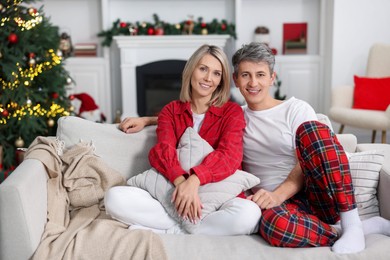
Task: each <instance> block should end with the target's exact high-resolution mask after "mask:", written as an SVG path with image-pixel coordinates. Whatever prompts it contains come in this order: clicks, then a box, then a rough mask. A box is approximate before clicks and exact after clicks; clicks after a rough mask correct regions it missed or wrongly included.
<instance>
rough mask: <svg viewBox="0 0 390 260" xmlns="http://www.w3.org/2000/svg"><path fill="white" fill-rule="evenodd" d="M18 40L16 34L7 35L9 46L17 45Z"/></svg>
mask: <svg viewBox="0 0 390 260" xmlns="http://www.w3.org/2000/svg"><path fill="white" fill-rule="evenodd" d="M18 40H19V38H18V35H17V34H16V33H10V34H9V35H8V42H9V43H11V44H15V43H17V42H18Z"/></svg>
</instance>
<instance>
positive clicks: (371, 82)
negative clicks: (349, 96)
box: [352, 76, 390, 111]
mask: <svg viewBox="0 0 390 260" xmlns="http://www.w3.org/2000/svg"><path fill="white" fill-rule="evenodd" d="M354 81H355V90H354V94H353V106H352V107H353V108H360V109H372V110H383V111H384V110H386V108H387V107H388V106H389V105H390V77H387V78H363V77H358V76H354Z"/></svg>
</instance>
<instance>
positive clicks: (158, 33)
mask: <svg viewBox="0 0 390 260" xmlns="http://www.w3.org/2000/svg"><path fill="white" fill-rule="evenodd" d="M154 34H155V35H164V28H162V27H157V28H156V29H155V30H154Z"/></svg>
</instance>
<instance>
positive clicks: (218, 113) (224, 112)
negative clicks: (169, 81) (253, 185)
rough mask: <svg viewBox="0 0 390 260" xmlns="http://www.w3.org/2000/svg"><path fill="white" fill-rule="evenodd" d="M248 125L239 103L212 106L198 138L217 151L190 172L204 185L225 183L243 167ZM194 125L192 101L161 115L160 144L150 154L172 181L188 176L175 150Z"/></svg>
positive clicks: (170, 107)
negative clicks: (244, 142)
mask: <svg viewBox="0 0 390 260" xmlns="http://www.w3.org/2000/svg"><path fill="white" fill-rule="evenodd" d="M245 125H246V124H245V119H244V114H243V111H242V108H241V107H240V106H239V105H238V104H236V103H233V102H227V103H226V104H225V105H223V106H222V107H214V106H211V107H210V109H209V110H208V111H207V112H206V115H205V118H204V121H203V124H202V126H201V128H200V131H199V135H200V136H201V137H202V138H203V139H204V140H206V141H207V142H208V143H209V144H210V145H211V146H212V147H213V148H214V151H213V152H212V153H210V154H209V155H208V156H207V157H206V158H205V159H204V160H203V161H202V163H201V164H200V165H198V166H195V167H193V168H192V169H191V172H190V174H196V175H197V176H198V178H199V180H200V184H201V185H203V184H205V183H210V182H217V181H220V180H223V179H225V178H226V177H228V176H230V175H231V174H233V173H234V172H235V171H236V170H237V169H238V168H240V167H241V160H242V154H243V140H242V139H243V134H244V128H245ZM192 126H193V118H192V111H191V105H190V103H189V102H186V103H183V102H180V101H173V102H171V103H169V104H168V105H166V106H165V107H164V108H163V109H162V110H161V112H160V114H159V115H158V126H157V130H156V131H157V144H156V145H155V146H154V147H153V148H152V149H151V150H150V152H149V161H150V164H151V165H152V166H153V167H154V168H156V170H157V171H159V172H160V173H161V174H163V175H164V176H165V177H166V178H167V179H169V180H170V181H171V182H173V181H174V180H175V179H176V178H177V177H179V176H180V175H185V174H187V173H186V172H185V171H184V170H183V169H182V168H181V166H180V163H179V160H178V158H177V154H176V148H177V144H178V141H179V140H180V137H181V136H182V134H183V133H184V131H185V130H186V128H187V127H192Z"/></svg>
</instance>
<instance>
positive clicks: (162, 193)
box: [127, 127, 260, 233]
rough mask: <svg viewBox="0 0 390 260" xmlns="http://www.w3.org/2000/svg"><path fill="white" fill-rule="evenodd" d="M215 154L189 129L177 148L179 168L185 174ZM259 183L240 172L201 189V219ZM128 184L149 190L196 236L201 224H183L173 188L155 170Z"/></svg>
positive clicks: (133, 179)
mask: <svg viewBox="0 0 390 260" xmlns="http://www.w3.org/2000/svg"><path fill="white" fill-rule="evenodd" d="M212 151H213V148H212V147H211V146H210V144H208V143H207V142H206V141H205V140H203V139H202V138H201V137H200V136H199V135H198V133H196V132H195V130H194V129H192V128H191V127H189V128H187V129H186V131H185V132H184V134H183V135H182V137H181V138H180V142H179V145H178V148H177V153H178V157H179V161H180V164H181V165H182V167H183V169H184V170H186V171H188V170H189V169H190V168H192V167H193V166H196V165H198V164H199V163H200V162H201V161H202V160H203V158H204V157H205V156H207V155H208V154H209V153H210V152H212ZM259 183H260V180H259V178H257V177H256V176H254V175H252V174H250V173H247V172H245V171H241V170H237V171H236V172H235V173H234V174H233V175H231V176H229V177H227V178H226V179H224V180H222V181H219V182H214V183H208V184H205V185H202V186H200V187H199V198H200V200H201V201H202V205H203V209H202V219H203V218H205V217H206V216H207V215H208V214H210V213H211V212H214V211H216V210H218V209H219V208H220V206H221V205H222V204H223V203H224V202H226V201H228V200H230V199H233V198H235V197H236V196H237V195H238V194H240V193H241V192H243V191H246V190H248V189H250V188H252V187H253V186H255V185H257V184H259ZM127 184H128V185H130V186H135V187H139V188H142V189H144V190H147V191H148V192H149V193H150V194H151V195H152V196H153V197H154V198H155V199H157V200H158V201H160V202H161V204H162V205H163V206H164V208H165V209H166V211H167V212H168V214H169V215H170V216H171V217H173V218H175V219H176V220H177V221H178V222H179V223H181V225H182V228H184V229H185V230H186V231H187V232H189V233H196V230H197V228H198V227H199V222H198V223H197V224H193V223H191V222H190V221H189V220H186V221H183V220H182V218H180V217H179V216H178V215H177V212H176V210H175V207H174V205H173V204H172V202H171V196H172V193H173V191H174V186H173V184H172V183H171V182H170V181H168V179H166V178H165V177H164V176H163V175H161V174H160V173H158V172H157V171H156V170H155V169H154V168H152V169H150V170H147V171H145V172H143V173H142V174H139V175H137V176H134V177H132V178H130V179H129V180H128V181H127Z"/></svg>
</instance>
